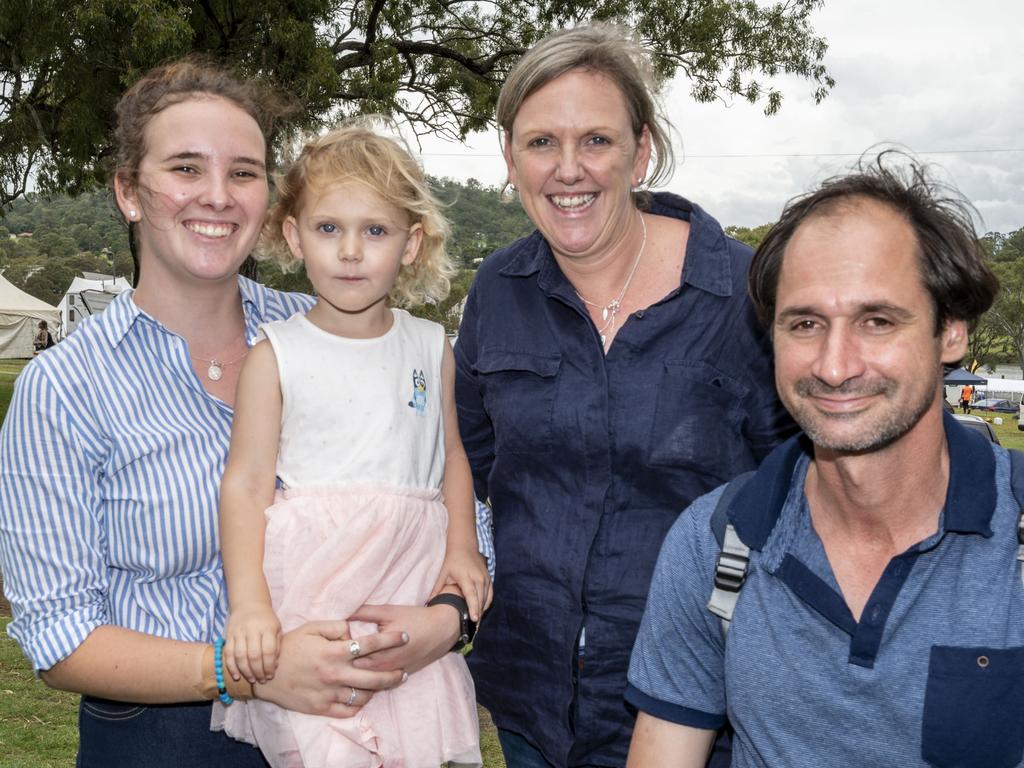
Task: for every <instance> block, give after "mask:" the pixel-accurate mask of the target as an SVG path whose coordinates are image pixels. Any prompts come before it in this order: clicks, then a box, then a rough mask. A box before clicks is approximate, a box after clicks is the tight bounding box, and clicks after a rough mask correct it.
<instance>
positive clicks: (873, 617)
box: [626, 415, 1024, 768]
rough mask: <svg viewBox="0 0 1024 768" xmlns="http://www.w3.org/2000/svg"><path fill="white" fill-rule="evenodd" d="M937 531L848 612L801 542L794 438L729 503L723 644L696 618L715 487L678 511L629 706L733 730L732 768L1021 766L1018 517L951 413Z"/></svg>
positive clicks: (995, 456) (1022, 615) (1023, 691)
mask: <svg viewBox="0 0 1024 768" xmlns="http://www.w3.org/2000/svg"><path fill="white" fill-rule="evenodd" d="M945 429H946V438H947V441H948V444H949V455H950V478H949V487H948V489H947V493H946V502H945V505H944V507H943V510H942V513H941V516H940V520H939V530H938V532H937V533H935V534H933V535H932V536H929V537H928V538H926V539H925V540H924V541H922V542H920V543H919V544H916V545H914V546H912V547H910V548H909V549H908V550H907V551H906V552H904V553H902V554H900V555H897V556H896V557H894V558H893V559H892V560H891V561H890V562H889V564H888V566H887V567H886V569H885V571H884V572H883V574H882V577H881V578H880V579H879V582H878V584H877V585H876V587H875V589H874V591H873V592H872V594H871V597H870V598H869V600H868V602H867V604H866V605H865V607H864V611H863V613H862V616H861V620H860V622H857V621H855V620H854V619H853V616H852V614H851V613H850V611H849V609H848V608H847V606H846V603H845V601H844V600H843V597H842V595H841V593H840V590H839V587H838V584H837V582H836V579H835V576H834V575H833V573H832V570H831V567H830V566H829V562H828V558H827V557H826V555H825V550H824V547H823V545H822V543H821V540H820V539H819V538H818V536H817V534H816V533H815V532H814V528H813V525H812V523H811V519H810V514H809V511H808V507H807V500H806V498H805V496H804V494H803V487H804V479H805V476H806V473H807V468H808V466H809V463H810V459H811V446H810V444H809V442H808V441H807V440H806V438H793V439H791V440H789V441H787V442H786V443H784V444H783V445H781V446H780V447H779V448H777V449H776V450H775V451H773V452H772V454H771V455H770V456H769V457H768V458H767V459H766V460H765V462H764V464H763V465H762V467H761V468H760V469H759V470H758V472H757V473H756V474H755V475H754V476H753V478H752V479H751V481H750V482H749V483H748V484H747V486H746V487H745V488H744V489H743V490H742V491H741V492H740V493H739V494H738V495H737V497H736V499H735V502H734V504H733V513H732V520H733V523H734V525H735V526H736V529H737V532H738V533H739V535H740V538H741V539H743V541H744V542H745V543H747V544H748V545H749V546H750V547H751V548H752V552H751V565H750V570H749V573H748V577H747V581H746V584H745V585H744V587H743V589H742V591H741V593H740V597H739V601H738V603H737V606H736V610H735V614H734V617H733V621H732V626H731V628H730V630H729V635H728V640H727V641H723V638H722V630H721V627H720V625H719V621H718V618H717V617H716V616H714V615H713V614H712V613H711V612H710V611H709V610H708V609H707V607H706V604H707V601H708V598H709V596H710V595H711V589H712V581H713V573H714V566H715V559H716V557H717V554H718V551H719V547H718V544H717V542H716V540H715V537H714V534H713V533H712V531H711V526H710V518H711V514H712V512H713V511H714V508H715V504H716V502H717V501H718V498H719V496H720V495H721V489H719V490H717V491H714V492H712V493H710V494H708V495H706V496H704V497H702V498H700V499H698V500H697V501H696V502H694V504H693V505H692V506H691V507H690V508H689V509H688V510H687V511H686V512H685V513H684V514H683V515H681V516H680V517H679V519H678V520H677V521H676V523H675V525H674V526H673V528H672V530H671V531H670V532H669V534H668V537H667V538H666V540H665V544H664V546H663V548H662V551H661V554H660V556H659V558H658V564H657V566H656V569H655V575H654V579H653V581H652V584H651V592H650V595H649V597H648V603H647V609H646V612H645V615H644V619H643V622H642V625H641V629H640V633H639V635H638V637H637V642H636V646H635V647H634V649H633V656H632V661H631V665H630V670H629V687H628V689H627V693H626V698H627V700H628V701H629V702H630V703H632V704H633V705H634V706H636V707H637V708H639V709H641V710H643V711H645V712H647V713H649V714H651V715H653V716H654V717H657V718H660V719H662V720H668V721H671V722H675V723H682V724H686V725H690V726H694V727H698V728H715V727H717V726H719V725H721V724H722V723H724V722H725V719H726V717H728V719H729V721H730V722H731V723H732V724H733V726H734V727H735V729H736V739H735V742H734V745H733V750H734V752H733V755H734V757H733V766H737V767H739V768H742V767H744V766H772V767H773V768H774V767H775V766H804V765H806V766H815V767H818V766H844V768H845V767H848V766H916V765H932V766H959V767H960V768H965V767H966V768H973V767H974V766H977V767H978V768H982V767H984V768H1001V767H1002V766H1018V765H1021V761H1022V759H1024V757H1022V754H1024V586H1022V583H1021V564H1020V562H1018V560H1017V521H1018V517H1019V514H1020V509H1019V507H1018V505H1017V502H1016V501H1015V500H1014V497H1013V494H1012V492H1011V489H1010V461H1009V455H1008V453H1007V452H1006V451H1005V450H1003V449H1002V448H1000V447H998V446H995V445H991V444H989V443H988V442H987V441H986V440H985V439H984V438H982V437H981V436H979V435H977V434H975V433H973V432H969V431H968V430H966V429H964V428H963V427H961V426H960V425H959V424H957V423H956V421H955V420H954V419H952V418H951V417H949V416H948V415H947V416H946V417H945Z"/></svg>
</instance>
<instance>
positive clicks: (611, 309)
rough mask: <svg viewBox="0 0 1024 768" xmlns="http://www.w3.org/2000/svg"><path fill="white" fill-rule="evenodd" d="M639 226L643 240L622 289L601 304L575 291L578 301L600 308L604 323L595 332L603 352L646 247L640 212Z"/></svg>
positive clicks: (645, 236) (643, 222)
mask: <svg viewBox="0 0 1024 768" xmlns="http://www.w3.org/2000/svg"><path fill="white" fill-rule="evenodd" d="M640 228H641V229H642V230H643V233H644V237H643V240H641V241H640V250H639V251H637V253H636V259H635V260H634V261H633V266H632V268H631V269H630V270H629V274H628V275H626V282H625V283H623V284H622V290H621V291H619V295H618V296H616V297H615V298H614V299H612V300H611V301H610V302H608V303H607V304H604V305H601V304H595V303H594V302H592V301H588V300H587V299H586V298H585V297H584V296H583V294H582V293H580V292H579V291H576V295H577V296H579V297H580V301H582V302H583V303H584V304H586V305H588V306H591V307H594V308H595V309H600V310H601V322H602V323H604V325H602V326H601V327H600V328H598V329H597V333H598V335H599V336H600V337H601V346H602V347H604V351H605V352H607V351H608V334H609V331H611V330H614V329H615V318H616V316H617V315H618V314H619V309H620V308H621V307H622V300H623V299H624V298H625V297H626V291H628V290H629V284H630V283H631V282H633V275H635V274H636V268H637V267H638V266H640V258H641V257H642V256H643V255H644V248H646V247H647V222H645V221H644V215H643V214H642V213H641V214H640ZM573 290H575V289H573Z"/></svg>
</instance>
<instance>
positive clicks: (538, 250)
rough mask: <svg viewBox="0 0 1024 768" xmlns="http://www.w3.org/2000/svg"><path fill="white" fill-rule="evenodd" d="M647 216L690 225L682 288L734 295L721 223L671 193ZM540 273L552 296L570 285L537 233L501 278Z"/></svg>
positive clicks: (657, 198)
mask: <svg viewBox="0 0 1024 768" xmlns="http://www.w3.org/2000/svg"><path fill="white" fill-rule="evenodd" d="M647 212H648V213H653V214H655V215H658V216H670V217H672V218H674V219H682V220H683V221H688V222H689V223H690V236H689V239H688V240H687V244H686V259H685V260H684V262H683V274H682V278H681V284H689V285H692V286H693V287H694V288H699V289H701V290H704V291H707V292H708V293H711V294H714V295H715V296H731V295H732V263H731V259H730V258H729V252H728V246H727V245H726V235H725V232H723V231H722V228H721V226H719V224H718V222H716V221H715V220H714V219H713V218H712V217H711V216H709V215H708V214H707V213H706V212H705V211H704V209H703V208H701V207H700V206H699V205H697V204H696V203H691V202H690V201H689V200H686V199H684V198H682V197H679V196H678V195H673V194H670V193H668V192H656V193H654V195H652V200H651V204H650V206H649V207H648V208H647ZM538 273H539V274H540V284H541V286H542V287H543V288H545V290H547V291H548V292H549V293H553V292H556V291H557V289H558V287H559V286H561V284H562V283H565V282H567V281H566V280H565V278H564V277H563V276H562V273H561V270H560V269H559V268H558V264H557V263H556V262H555V260H554V258H553V257H552V254H551V248H550V246H549V245H548V242H547V240H545V239H544V237H543V235H541V234H540V232H537V231H534V232H533V234H531V235H530V236H529V237H528V238H527V239H526V241H525V242H524V244H523V247H522V248H519V249H518V252H517V253H516V255H515V256H514V257H513V258H512V259H510V260H509V263H508V264H506V265H505V266H504V267H502V269H501V274H502V275H505V276H508V277H529V276H530V275H534V274H538ZM569 292H570V293H571V289H570V291H569Z"/></svg>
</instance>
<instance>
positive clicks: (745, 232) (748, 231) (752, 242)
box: [725, 224, 775, 249]
mask: <svg viewBox="0 0 1024 768" xmlns="http://www.w3.org/2000/svg"><path fill="white" fill-rule="evenodd" d="M773 226H775V225H774V224H762V225H760V226H758V227H737V226H734V225H730V226H728V227H726V228H725V234H727V235H728V236H729V237H731V238H734V239H735V240H739V241H740V242H741V243H746V244H747V245H749V246H750V247H751V248H754V249H756V248H757V247H758V246H760V245H761V241H762V240H764V238H765V235H767V234H768V231H769V230H770V229H771V228H772V227H773Z"/></svg>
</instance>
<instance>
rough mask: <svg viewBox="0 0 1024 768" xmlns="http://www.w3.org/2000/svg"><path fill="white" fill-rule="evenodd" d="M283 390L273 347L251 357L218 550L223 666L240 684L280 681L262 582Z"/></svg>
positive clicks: (240, 396) (238, 400)
mask: <svg viewBox="0 0 1024 768" xmlns="http://www.w3.org/2000/svg"><path fill="white" fill-rule="evenodd" d="M280 430H281V387H280V384H279V380H278V375H277V361H276V359H275V357H274V351H273V348H272V347H271V346H270V343H269V342H266V341H264V342H260V343H258V344H257V345H256V346H255V347H253V349H252V351H251V352H250V353H249V356H248V358H247V359H246V361H245V364H244V365H243V367H242V372H241V375H240V377H239V381H238V390H237V393H236V395H235V417H234V422H233V424H232V428H231V448H230V451H229V452H228V462H227V468H226V469H225V471H224V477H223V479H222V480H221V486H220V544H221V553H222V556H223V559H224V579H225V581H226V582H227V588H228V605H229V607H230V609H231V615H230V617H229V619H228V626H227V630H226V631H225V633H224V635H225V644H224V665H225V667H226V668H227V670H228V672H229V673H230V674H231V676H232V677H233V678H235V679H236V680H237V679H238V678H239V676H240V675H241V676H243V677H245V678H246V679H247V680H249V682H257V681H258V682H266V680H268V679H270V678H271V677H273V675H274V670H275V669H276V667H277V655H278V651H279V650H280V635H281V624H280V622H279V621H278V620H277V616H276V615H275V614H274V611H273V608H272V607H271V603H270V592H269V591H268V589H267V582H266V579H265V578H264V577H263V537H264V533H265V531H266V519H265V517H264V510H266V508H267V507H268V506H269V505H270V504H271V503H272V501H273V498H274V476H275V469H276V464H277V445H278V439H279V437H280Z"/></svg>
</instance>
